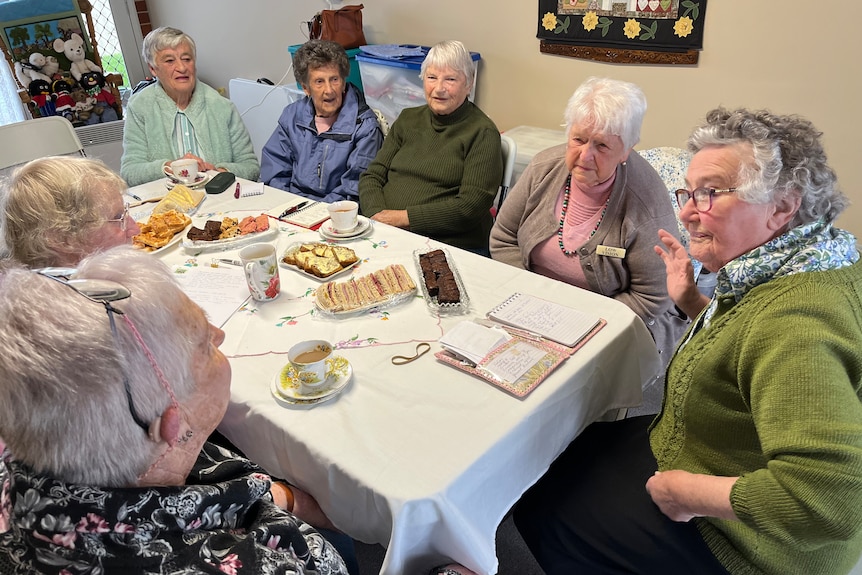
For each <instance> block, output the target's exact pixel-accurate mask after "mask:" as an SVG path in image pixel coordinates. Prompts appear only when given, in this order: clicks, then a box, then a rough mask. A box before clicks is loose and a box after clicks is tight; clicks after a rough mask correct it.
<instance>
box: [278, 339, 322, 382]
mask: <svg viewBox="0 0 862 575" xmlns="http://www.w3.org/2000/svg"><path fill="white" fill-rule="evenodd" d="M331 356H332V344H331V343H329V342H328V341H326V340H323V339H310V340H307V341H301V342H299V343H297V344H295V345H294V346H293V347H291V348H290V349H289V350H288V352H287V359H288V361H290V365H291V366H293V369H294V372H295V373H296V378H297V379H298V380H299V393H300V394H301V395H309V394H311V393H313V392H315V391H317V390H318V389H320V388H321V387H323V384H324V383H326V360H327V359H329V358H330V357H331Z"/></svg>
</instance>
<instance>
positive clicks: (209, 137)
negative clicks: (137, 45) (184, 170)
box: [120, 27, 260, 186]
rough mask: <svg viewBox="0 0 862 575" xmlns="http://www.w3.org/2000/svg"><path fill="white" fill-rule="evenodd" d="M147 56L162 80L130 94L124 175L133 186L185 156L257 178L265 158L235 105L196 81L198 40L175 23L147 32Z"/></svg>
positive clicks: (202, 165)
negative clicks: (258, 153)
mask: <svg viewBox="0 0 862 575" xmlns="http://www.w3.org/2000/svg"><path fill="white" fill-rule="evenodd" d="M142 52H143V56H144V59H146V61H147V64H148V65H149V67H150V71H151V72H152V74H153V76H155V77H156V78H157V79H158V81H157V82H156V83H154V84H152V85H150V86H147V87H146V88H144V89H143V90H141V91H140V92H138V93H137V94H135V95H133V96H132V97H131V98H130V99H129V104H128V106H127V107H126V124H125V127H124V129H123V159H122V163H121V165H120V175H122V176H123V178H124V179H125V180H126V182H128V184H129V185H130V186H136V185H138V184H143V183H146V182H151V181H153V180H157V179H159V178H162V177H164V173H163V171H164V168H165V166H167V165H168V164H169V163H170V162H172V161H174V160H177V159H180V158H191V159H194V160H197V162H198V170H200V171H206V170H218V171H221V172H233V173H234V174H236V175H237V176H239V177H241V178H245V179H247V180H253V181H257V178H258V176H259V175H260V164H259V163H258V161H257V156H255V154H254V147H253V146H252V143H251V137H250V136H249V135H248V130H246V128H245V124H243V122H242V118H240V115H239V112H237V109H236V106H234V105H233V103H232V102H231V101H230V100H228V99H226V98H224V97H223V96H222V95H221V94H219V93H218V92H216V91H215V90H213V89H212V88H211V87H209V86H207V85H206V84H204V83H203V82H198V81H197V76H196V68H195V58H196V48H195V41H194V40H192V38H191V37H190V36H189V35H188V34H185V33H184V32H182V31H181V30H177V29H176V28H167V27H163V28H156V29H155V30H153V31H152V32H150V33H149V34H147V37H146V38H144V45H143V48H142Z"/></svg>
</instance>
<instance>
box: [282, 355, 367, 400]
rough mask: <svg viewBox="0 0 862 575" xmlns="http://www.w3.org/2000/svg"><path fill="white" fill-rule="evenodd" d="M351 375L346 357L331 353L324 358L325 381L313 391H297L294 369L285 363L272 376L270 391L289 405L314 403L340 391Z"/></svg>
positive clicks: (351, 371) (331, 396) (332, 396)
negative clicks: (303, 392)
mask: <svg viewBox="0 0 862 575" xmlns="http://www.w3.org/2000/svg"><path fill="white" fill-rule="evenodd" d="M352 376H353V367H352V366H351V365H350V362H348V361H347V359H346V358H344V357H343V356H340V355H333V356H332V357H330V358H328V359H327V360H326V381H325V382H324V384H323V385H322V386H320V388H319V389H316V390H314V392H313V393H311V394H308V395H305V394H301V393H300V392H299V390H300V385H299V378H298V377H297V376H296V370H295V369H294V368H293V366H292V365H291V364H289V363H288V364H287V365H285V366H284V367H283V368H281V369H280V370H279V372H278V373H277V374H275V377H273V378H272V384H271V385H270V391H271V392H272V395H273V397H275V399H277V400H278V401H279V402H281V403H286V404H289V405H314V404H317V403H323V402H324V401H329V400H330V399H333V398H334V397H335V396H337V395H338V394H339V393H341V391H342V390H344V388H345V387H347V384H348V383H350V378H351V377H352Z"/></svg>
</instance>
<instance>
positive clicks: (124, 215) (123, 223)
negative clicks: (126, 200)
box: [105, 204, 129, 231]
mask: <svg viewBox="0 0 862 575" xmlns="http://www.w3.org/2000/svg"><path fill="white" fill-rule="evenodd" d="M128 218H129V204H123V213H122V215H120V217H119V218H108V219H106V220H105V221H106V222H117V223H119V224H120V229H121V230H123V231H126V221H127V220H128Z"/></svg>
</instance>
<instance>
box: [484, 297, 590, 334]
mask: <svg viewBox="0 0 862 575" xmlns="http://www.w3.org/2000/svg"><path fill="white" fill-rule="evenodd" d="M488 317H489V318H490V319H493V320H494V321H498V322H500V323H502V324H504V325H509V326H512V327H514V328H517V329H522V330H527V331H529V332H532V333H535V334H537V335H540V336H542V337H546V338H548V339H550V340H553V341H555V342H557V343H561V344H563V345H565V346H568V347H574V346H575V345H577V343H578V342H579V341H581V340H582V339H583V338H584V337H586V336H587V335H588V334H589V333H590V332H591V331H592V330H593V328H595V327H596V326H597V325H599V323H601V321H602V319H601V318H600V317H598V316H597V315H593V314H591V313H586V312H582V311H579V310H576V309H573V308H570V307H568V306H564V305H561V304H558V303H555V302H552V301H548V300H544V299H541V298H537V297H534V296H531V295H528V294H523V293H517V292H516V293H514V294H512V295H511V296H509V298H508V299H506V301H504V302H503V303H501V304H500V305H498V306H497V307H495V308H494V309H492V310H491V311H489V312H488Z"/></svg>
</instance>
